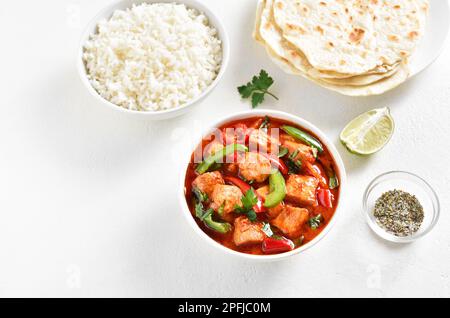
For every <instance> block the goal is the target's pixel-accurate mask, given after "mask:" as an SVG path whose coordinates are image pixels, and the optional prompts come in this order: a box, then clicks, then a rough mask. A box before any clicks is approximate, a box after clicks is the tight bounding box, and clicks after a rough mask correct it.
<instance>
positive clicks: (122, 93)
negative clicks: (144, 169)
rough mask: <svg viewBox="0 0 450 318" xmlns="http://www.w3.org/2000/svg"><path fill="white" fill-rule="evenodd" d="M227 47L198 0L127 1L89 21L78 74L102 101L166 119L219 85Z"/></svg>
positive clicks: (217, 25)
mask: <svg viewBox="0 0 450 318" xmlns="http://www.w3.org/2000/svg"><path fill="white" fill-rule="evenodd" d="M229 50H230V48H229V39H228V35H227V33H226V31H225V28H224V26H223V24H222V22H221V21H220V20H219V18H218V17H217V16H216V15H215V14H214V13H213V12H212V11H211V10H210V9H208V8H207V7H206V6H205V5H204V4H202V3H201V2H199V1H197V0H175V1H173V0H157V1H153V0H141V1H139V0H137V1H136V0H121V1H119V2H116V3H114V4H112V5H110V6H108V7H107V8H105V9H104V10H102V11H101V12H100V13H99V14H98V15H97V16H96V17H95V18H94V19H93V20H92V21H91V22H90V23H89V25H88V27H87V28H86V30H85V32H84V34H83V37H82V40H81V45H80V48H79V57H78V70H79V73H80V76H81V79H82V81H83V83H84V84H85V86H86V87H87V89H88V90H89V92H91V94H92V95H93V96H94V97H95V99H96V100H97V101H99V102H100V103H101V104H104V105H107V106H108V107H110V108H112V109H115V110H118V111H121V112H124V113H128V114H135V115H138V116H141V117H142V116H144V117H146V118H149V119H155V120H162V119H168V118H172V117H176V116H179V115H182V114H184V113H186V112H187V111H188V110H189V109H192V107H193V106H194V105H195V104H198V102H199V101H201V100H202V99H204V98H205V97H206V96H207V95H208V94H209V93H210V92H211V91H212V90H213V89H214V88H215V87H216V85H217V84H218V82H219V81H220V79H221V78H222V76H223V74H224V73H225V70H226V67H227V65H228V61H229V55H230V53H229V52H230V51H229Z"/></svg>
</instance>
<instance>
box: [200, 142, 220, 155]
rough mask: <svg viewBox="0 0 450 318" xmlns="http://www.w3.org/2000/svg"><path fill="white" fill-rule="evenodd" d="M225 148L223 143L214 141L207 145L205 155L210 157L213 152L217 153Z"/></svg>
mask: <svg viewBox="0 0 450 318" xmlns="http://www.w3.org/2000/svg"><path fill="white" fill-rule="evenodd" d="M222 149H223V144H221V143H220V142H218V141H213V142H211V143H209V144H207V145H206V147H205V151H204V157H205V158H206V157H209V156H210V155H212V154H215V153H216V152H218V151H220V150H222Z"/></svg>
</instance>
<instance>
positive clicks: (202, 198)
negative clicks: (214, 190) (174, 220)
mask: <svg viewBox="0 0 450 318" xmlns="http://www.w3.org/2000/svg"><path fill="white" fill-rule="evenodd" d="M192 192H193V193H194V195H195V197H196V199H197V201H198V202H200V203H203V202H206V201H208V195H207V194H206V193H203V192H202V191H200V189H199V188H193V189H192Z"/></svg>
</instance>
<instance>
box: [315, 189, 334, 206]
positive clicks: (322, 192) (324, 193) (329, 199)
mask: <svg viewBox="0 0 450 318" xmlns="http://www.w3.org/2000/svg"><path fill="white" fill-rule="evenodd" d="M317 198H318V199H319V203H320V204H321V205H322V206H324V207H326V208H332V207H333V194H332V193H331V191H330V190H328V189H319V190H317Z"/></svg>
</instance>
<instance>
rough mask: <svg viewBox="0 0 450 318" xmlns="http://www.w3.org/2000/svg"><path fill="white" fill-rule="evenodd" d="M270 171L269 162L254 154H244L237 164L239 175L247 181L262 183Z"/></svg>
mask: <svg viewBox="0 0 450 318" xmlns="http://www.w3.org/2000/svg"><path fill="white" fill-rule="evenodd" d="M271 171H272V165H271V163H270V160H269V159H267V158H266V157H264V156H262V155H260V154H258V153H256V152H247V153H245V156H244V158H243V159H242V160H241V161H240V162H239V173H240V174H241V176H242V177H244V178H245V179H246V180H248V181H256V182H264V181H266V179H267V178H268V177H269V175H270V173H271Z"/></svg>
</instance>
